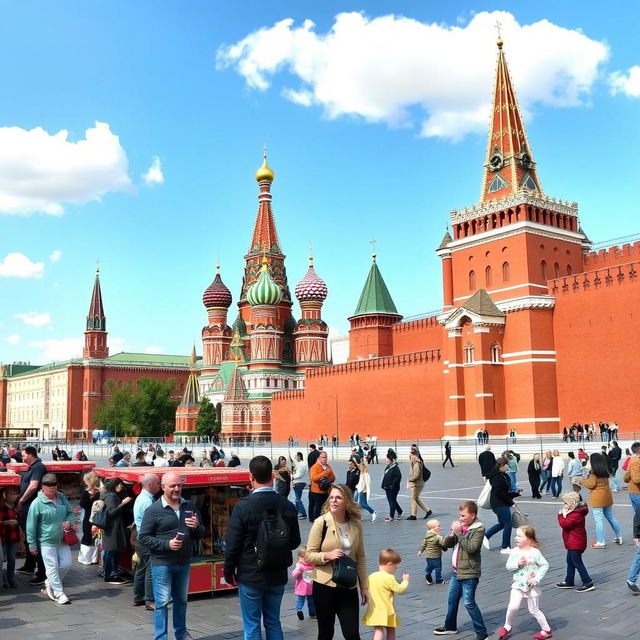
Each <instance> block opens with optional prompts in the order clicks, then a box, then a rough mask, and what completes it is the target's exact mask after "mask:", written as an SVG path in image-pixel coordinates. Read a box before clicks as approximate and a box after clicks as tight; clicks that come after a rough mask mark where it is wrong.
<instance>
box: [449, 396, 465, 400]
mask: <svg viewBox="0 0 640 640" xmlns="http://www.w3.org/2000/svg"><path fill="white" fill-rule="evenodd" d="M465 397H466V396H449V400H464V398H465Z"/></svg>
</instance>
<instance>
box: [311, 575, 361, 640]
mask: <svg viewBox="0 0 640 640" xmlns="http://www.w3.org/2000/svg"><path fill="white" fill-rule="evenodd" d="M313 601H314V603H315V605H316V615H317V616H318V640H332V639H333V632H334V628H335V624H336V615H337V616H338V621H339V622H340V629H341V631H342V635H343V636H344V640H360V627H359V618H360V611H359V609H360V603H359V601H358V589H357V588H354V589H345V588H343V587H328V586H327V585H325V584H320V583H319V582H315V581H314V583H313Z"/></svg>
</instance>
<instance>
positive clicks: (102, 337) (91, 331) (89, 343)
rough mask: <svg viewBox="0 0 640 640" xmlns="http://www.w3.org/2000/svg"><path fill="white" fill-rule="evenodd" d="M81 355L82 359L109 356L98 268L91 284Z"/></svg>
mask: <svg viewBox="0 0 640 640" xmlns="http://www.w3.org/2000/svg"><path fill="white" fill-rule="evenodd" d="M82 355H83V357H84V358H106V357H108V356H109V347H108V346H107V318H106V316H105V314H104V307H103V305H102V290H101V288H100V268H99V267H96V279H95V281H94V283H93V293H92V294H91V304H90V305H89V313H88V314H87V324H86V330H85V332H84V349H83V351H82Z"/></svg>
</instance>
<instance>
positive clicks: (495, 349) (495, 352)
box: [491, 342, 500, 362]
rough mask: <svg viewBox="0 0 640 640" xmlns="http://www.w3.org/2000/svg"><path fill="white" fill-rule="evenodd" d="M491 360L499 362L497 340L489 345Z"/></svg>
mask: <svg viewBox="0 0 640 640" xmlns="http://www.w3.org/2000/svg"><path fill="white" fill-rule="evenodd" d="M491 362H500V345H499V344H498V343H497V342H494V343H493V344H492V345H491Z"/></svg>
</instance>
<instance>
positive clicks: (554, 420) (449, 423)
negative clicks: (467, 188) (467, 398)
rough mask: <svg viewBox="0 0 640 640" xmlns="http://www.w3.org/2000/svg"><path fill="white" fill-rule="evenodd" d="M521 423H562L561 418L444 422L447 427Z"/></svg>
mask: <svg viewBox="0 0 640 640" xmlns="http://www.w3.org/2000/svg"><path fill="white" fill-rule="evenodd" d="M519 422H558V423H559V422H560V418H505V419H504V420H460V421H453V422H443V423H442V424H443V425H444V426H445V427H453V426H456V425H461V424H518V423H519Z"/></svg>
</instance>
